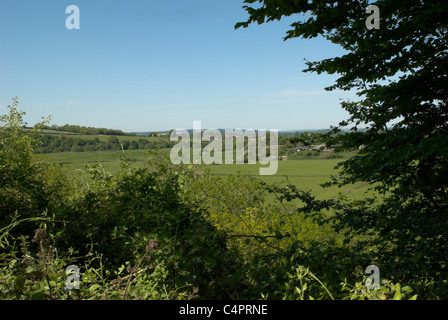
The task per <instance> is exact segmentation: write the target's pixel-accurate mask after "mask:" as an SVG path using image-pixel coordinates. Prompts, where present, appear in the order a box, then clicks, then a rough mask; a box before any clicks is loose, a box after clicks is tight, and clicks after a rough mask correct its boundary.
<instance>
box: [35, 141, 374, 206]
mask: <svg viewBox="0 0 448 320" xmlns="http://www.w3.org/2000/svg"><path fill="white" fill-rule="evenodd" d="M126 138H127V137H126ZM145 139H160V138H145ZM158 152H160V153H162V154H164V155H166V156H169V152H170V149H163V150H158ZM44 157H46V158H48V159H49V160H51V161H54V162H55V163H58V164H60V165H62V167H63V168H65V169H66V170H67V171H68V174H69V175H70V176H71V177H73V178H76V177H80V176H82V175H84V174H85V173H86V172H87V169H88V168H89V166H93V165H101V166H102V167H103V168H104V170H105V171H108V172H112V173H115V172H118V171H119V170H120V168H121V167H120V160H121V159H133V160H135V164H136V165H137V166H138V165H139V164H140V165H141V164H143V163H144V162H145V161H146V160H147V159H148V150H126V151H91V152H58V153H50V154H45V155H44ZM347 157H348V154H343V158H342V159H341V158H338V159H334V158H333V159H321V158H313V157H311V158H310V157H307V158H303V159H298V160H286V161H279V162H278V170H277V173H276V174H275V175H271V176H269V175H264V176H263V175H260V174H259V168H260V167H267V166H268V165H263V166H262V165H260V164H222V165H204V164H202V165H193V170H194V171H195V172H198V173H199V172H204V171H207V170H208V171H210V173H212V174H214V175H219V176H229V175H234V176H235V175H241V176H250V177H253V178H255V179H260V180H262V181H264V182H267V183H270V184H278V185H281V186H285V185H286V184H287V183H291V184H293V185H295V186H296V187H298V188H299V189H300V190H303V191H313V194H314V195H316V196H317V197H318V198H329V197H330V198H335V197H337V196H338V194H339V193H342V194H343V195H345V196H347V197H350V198H352V199H361V198H363V197H364V196H365V192H366V186H365V185H364V184H354V185H350V186H344V187H342V188H338V187H330V188H323V187H321V184H323V183H325V182H328V181H329V180H330V178H331V176H335V175H337V174H338V170H337V169H336V168H335V167H336V165H337V164H338V163H339V162H341V161H342V160H344V159H345V158H347Z"/></svg>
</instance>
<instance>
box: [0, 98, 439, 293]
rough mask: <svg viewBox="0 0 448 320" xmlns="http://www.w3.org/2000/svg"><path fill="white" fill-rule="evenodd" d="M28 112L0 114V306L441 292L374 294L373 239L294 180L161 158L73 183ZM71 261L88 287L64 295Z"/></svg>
mask: <svg viewBox="0 0 448 320" xmlns="http://www.w3.org/2000/svg"><path fill="white" fill-rule="evenodd" d="M22 116H23V113H22V112H19V111H18V110H17V103H15V104H14V105H13V106H12V107H10V112H9V114H8V115H4V116H2V118H1V121H2V125H1V127H0V128H1V136H0V137H1V150H0V161H1V166H0V171H1V175H0V186H1V188H0V210H1V211H0V212H1V216H0V219H1V220H0V269H1V272H0V274H1V276H0V298H1V299H263V298H265V299H415V298H417V296H418V297H419V298H420V297H422V298H428V297H429V298H434V297H437V296H436V295H434V294H431V292H433V290H432V289H433V288H434V284H432V283H427V282H425V281H424V279H421V280H422V281H421V282H411V281H410V282H406V279H404V278H400V277H399V276H395V279H394V280H393V282H392V281H389V280H386V279H387V278H386V276H387V271H385V272H384V274H382V277H381V279H382V281H381V287H380V288H378V289H374V290H367V288H366V286H365V281H366V277H367V275H366V274H365V269H366V267H367V266H368V265H371V264H375V263H376V262H377V261H376V260H375V247H371V248H370V250H366V251H362V252H360V251H358V250H356V245H357V244H358V243H359V242H365V241H369V239H371V238H374V237H375V235H369V234H365V235H363V236H358V237H356V238H350V241H346V240H347V239H348V238H346V237H345V236H344V232H345V231H346V230H340V231H336V230H335V229H334V228H333V225H332V222H330V221H328V222H323V220H322V219H319V217H318V216H316V215H317V213H316V215H314V216H313V215H307V214H304V213H303V212H301V210H298V208H297V205H296V204H294V205H292V203H290V200H293V199H294V197H293V196H292V194H291V192H294V191H295V189H294V186H293V185H290V186H288V187H287V188H286V189H285V188H283V187H278V186H276V185H274V184H270V183H267V182H265V181H261V180H257V179H253V178H251V177H248V176H239V175H229V176H216V175H213V174H211V173H209V172H204V173H202V174H197V172H195V171H194V170H192V168H190V167H182V166H174V165H172V164H171V163H170V162H169V161H168V160H167V159H166V157H165V156H164V155H163V153H161V154H159V153H153V155H152V156H151V157H150V159H149V160H148V161H145V162H139V163H133V162H132V161H129V160H123V161H122V162H121V169H120V170H116V171H114V173H109V172H107V171H106V170H104V169H103V168H102V167H100V166H92V167H91V168H90V169H88V170H86V172H85V173H84V174H85V175H86V179H84V180H82V179H73V178H70V176H69V175H68V174H67V172H66V171H65V170H64V169H62V168H61V166H60V165H57V164H55V163H53V162H50V161H48V160H47V159H46V158H44V157H43V156H41V155H36V154H35V153H34V151H33V150H34V148H35V147H36V145H37V144H38V143H39V141H40V140H39V136H38V128H36V129H35V130H34V131H24V130H23V129H22V126H23V123H22ZM87 176H88V178H87ZM268 195H270V196H272V195H274V196H275V197H272V198H271V200H272V199H274V201H271V200H270V201H267V200H266V199H268ZM341 197H342V196H341ZM341 199H342V198H341ZM296 200H297V199H296ZM299 209H300V208H299ZM316 212H319V211H318V210H316ZM319 215H321V218H324V217H328V216H329V215H331V213H329V212H327V213H324V212H322V213H319ZM70 265H75V266H77V267H78V268H79V270H80V282H79V283H74V284H78V285H79V289H76V288H74V289H73V290H71V291H67V290H66V289H65V286H66V279H67V276H68V275H67V274H66V268H67V267H68V266H70ZM380 268H381V265H380ZM396 280H399V281H400V283H399V282H397V281H396ZM402 280H404V281H402ZM414 285H416V288H414ZM411 288H412V289H411ZM416 290H419V291H416ZM417 294H418V295H417ZM420 294H421V295H420Z"/></svg>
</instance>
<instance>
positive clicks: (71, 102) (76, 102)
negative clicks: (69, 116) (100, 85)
mask: <svg viewBox="0 0 448 320" xmlns="http://www.w3.org/2000/svg"><path fill="white" fill-rule="evenodd" d="M80 103H83V101H80V100H78V99H74V100H70V101H67V102H66V103H65V104H68V105H73V104H80Z"/></svg>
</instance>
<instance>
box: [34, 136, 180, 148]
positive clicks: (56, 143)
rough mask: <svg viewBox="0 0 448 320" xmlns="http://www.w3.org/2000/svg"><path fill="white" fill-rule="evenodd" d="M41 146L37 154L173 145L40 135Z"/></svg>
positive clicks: (147, 141)
mask: <svg viewBox="0 0 448 320" xmlns="http://www.w3.org/2000/svg"><path fill="white" fill-rule="evenodd" d="M40 139H41V141H42V144H41V145H40V146H39V147H38V148H36V152H38V153H51V152H83V151H105V150H139V149H143V150H147V149H163V148H169V147H172V146H173V145H174V143H172V142H170V141H169V140H168V139H156V140H148V139H145V138H143V137H142V138H138V139H133V140H129V139H123V138H122V139H119V138H118V137H117V136H114V135H110V136H108V137H107V139H106V140H101V139H100V138H99V137H98V136H93V137H91V138H84V137H77V136H76V135H55V134H41V135H40Z"/></svg>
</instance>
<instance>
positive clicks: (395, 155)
mask: <svg viewBox="0 0 448 320" xmlns="http://www.w3.org/2000/svg"><path fill="white" fill-rule="evenodd" d="M244 2H245V3H246V4H249V5H247V6H244V8H245V9H246V11H247V12H248V13H249V18H248V20H247V21H245V22H241V23H238V24H237V25H236V26H235V28H239V27H247V26H248V25H249V24H251V23H255V22H257V23H258V24H262V23H265V22H269V21H273V20H280V19H281V18H282V17H286V16H291V15H293V14H302V15H308V18H303V19H299V21H297V22H296V23H293V24H291V29H290V30H288V31H287V33H286V36H285V38H284V39H285V40H287V39H292V38H296V37H302V38H305V39H309V38H315V37H318V36H322V37H324V38H326V39H327V40H329V41H331V42H332V43H334V44H337V45H340V46H341V47H342V48H343V49H345V50H346V51H347V53H346V54H345V55H343V56H341V57H334V58H330V59H325V60H322V61H318V62H310V61H307V62H306V64H307V69H306V70H304V71H305V72H317V73H318V74H320V73H322V72H326V73H329V74H338V75H339V78H338V79H337V80H336V82H335V83H334V85H332V86H330V87H328V88H326V90H335V89H340V90H352V89H355V90H356V91H357V95H358V97H359V100H358V101H344V102H342V103H341V105H342V107H343V108H344V109H345V110H347V111H348V112H349V114H350V118H349V119H347V120H346V121H343V122H341V123H339V125H338V126H336V127H333V128H332V132H331V133H333V134H334V133H340V131H341V129H342V128H344V127H347V126H351V129H352V130H351V132H349V133H346V134H338V135H337V138H336V140H337V141H338V142H339V143H341V145H342V147H343V148H346V149H354V150H357V149H358V148H359V146H364V148H363V149H362V150H361V151H360V152H358V154H357V155H356V156H354V157H352V158H351V159H349V160H347V161H344V162H343V163H342V164H341V169H342V171H341V174H342V175H341V178H340V179H339V180H338V181H335V183H338V184H348V183H353V182H359V181H362V182H366V183H368V184H370V185H371V186H372V188H374V189H375V190H377V191H379V192H380V193H382V195H383V201H382V202H380V201H378V200H369V199H365V200H364V201H362V202H358V203H356V204H355V203H351V204H350V205H347V204H345V205H342V203H341V202H338V201H327V202H325V203H323V202H321V203H320V204H318V203H317V202H316V201H315V200H313V198H312V197H310V196H308V195H306V194H305V193H302V194H301V196H300V197H302V199H303V200H304V201H308V202H307V203H308V204H307V205H306V206H304V207H303V208H300V209H299V210H302V211H308V212H311V211H312V209H313V208H314V209H316V208H323V207H331V208H333V209H334V210H336V215H335V217H334V221H335V225H336V227H338V228H339V229H343V228H349V230H350V234H347V235H348V236H355V235H357V234H358V235H359V234H366V233H369V232H374V233H375V234H376V236H375V237H373V238H372V239H371V241H369V242H368V244H365V243H360V244H359V246H360V249H363V248H365V247H366V246H367V245H368V246H369V247H370V248H375V252H376V258H377V259H378V261H379V263H381V264H382V266H383V267H382V271H384V273H386V274H388V276H389V277H390V278H392V279H394V278H396V279H399V280H400V281H413V282H414V283H415V284H416V285H420V284H422V283H424V282H425V281H429V282H430V281H433V282H434V284H435V288H436V289H435V290H432V292H433V293H434V294H436V295H437V296H438V297H446V296H447V295H448V286H447V282H446V281H445V280H447V276H446V275H447V267H448V266H447V259H446V258H447V257H448V238H447V235H448V179H447V176H448V160H447V156H448V143H447V141H448V139H447V138H448V132H447V131H448V108H447V101H448V75H447V73H448V37H447V36H446V34H447V27H448V6H447V5H446V3H445V1H441V0H438V1H434V0H430V1H429V0H409V1H394V0H379V1H376V2H375V3H374V5H376V6H377V7H378V8H379V9H380V18H381V20H380V28H379V29H368V28H367V27H366V20H367V18H368V14H367V13H366V9H367V7H368V6H369V4H370V1H366V0H348V1H337V0H327V1H321V0H303V1H302V0H260V1H255V0H246V1H244ZM256 2H259V3H260V5H257V6H256V7H254V6H251V5H250V4H254V3H256ZM361 126H365V127H366V130H365V131H363V132H360V131H359V130H358V129H359V128H360V127H361ZM332 142H334V139H332ZM384 273H383V274H384ZM421 290H423V289H421Z"/></svg>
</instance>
